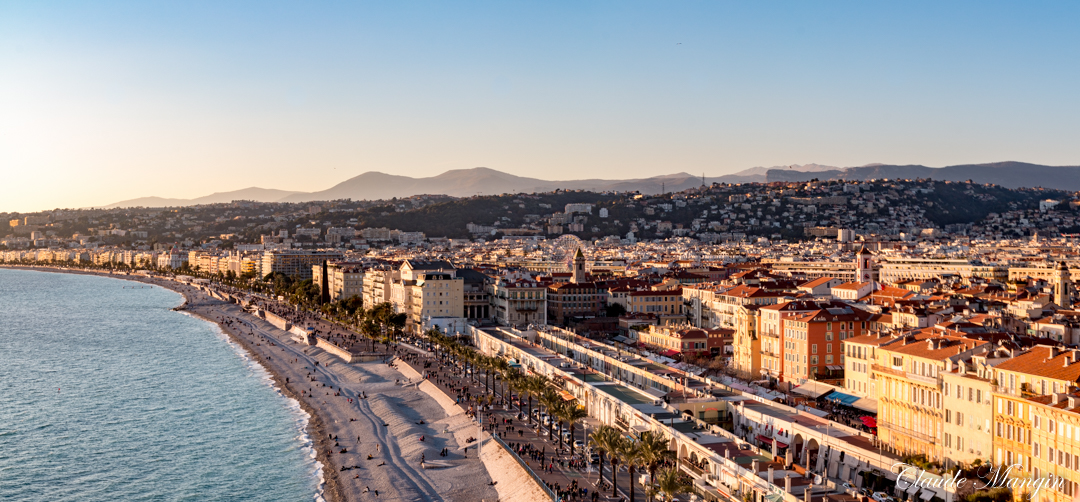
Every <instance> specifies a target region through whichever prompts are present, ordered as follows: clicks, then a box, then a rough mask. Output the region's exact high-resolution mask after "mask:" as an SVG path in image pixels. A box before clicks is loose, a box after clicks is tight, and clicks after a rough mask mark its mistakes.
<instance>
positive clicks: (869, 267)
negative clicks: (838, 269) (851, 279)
mask: <svg viewBox="0 0 1080 502" xmlns="http://www.w3.org/2000/svg"><path fill="white" fill-rule="evenodd" d="M876 275H877V274H876V273H875V272H874V254H873V253H871V252H870V250H869V249H866V246H863V247H862V249H859V252H858V253H855V281H856V282H873V281H874V280H875V279H877V277H876Z"/></svg>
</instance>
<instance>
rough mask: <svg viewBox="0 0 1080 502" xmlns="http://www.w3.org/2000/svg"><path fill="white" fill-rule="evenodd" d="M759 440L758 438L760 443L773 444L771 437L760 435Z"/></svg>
mask: <svg viewBox="0 0 1080 502" xmlns="http://www.w3.org/2000/svg"><path fill="white" fill-rule="evenodd" d="M757 438H758V441H761V442H762V443H770V444H771V443H772V438H771V437H769V436H764V435H761V434H758V436H757Z"/></svg>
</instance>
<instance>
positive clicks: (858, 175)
mask: <svg viewBox="0 0 1080 502" xmlns="http://www.w3.org/2000/svg"><path fill="white" fill-rule="evenodd" d="M814 178H818V179H822V180H841V179H842V180H870V179H883V178H889V179H893V178H899V179H909V178H932V179H935V180H942V181H967V180H972V181H974V182H976V183H993V184H995V185H1000V186H1003V187H1006V188H1025V187H1026V188H1033V187H1043V188H1054V189H1059V190H1080V166H1044V165H1039V164H1028V163H1025V162H994V163H990V164H964V165H957V166H947V167H927V166H921V165H907V166H894V165H885V164H873V165H867V166H862V167H849V168H846V169H831V170H825V171H818V172H803V171H799V170H796V169H770V170H769V171H768V172H767V173H766V179H767V181H809V180H811V179H814Z"/></svg>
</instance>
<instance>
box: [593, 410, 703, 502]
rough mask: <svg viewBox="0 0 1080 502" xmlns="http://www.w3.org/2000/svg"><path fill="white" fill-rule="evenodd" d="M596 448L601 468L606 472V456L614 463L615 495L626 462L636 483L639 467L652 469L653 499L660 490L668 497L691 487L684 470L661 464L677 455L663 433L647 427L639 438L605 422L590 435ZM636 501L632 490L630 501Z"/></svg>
mask: <svg viewBox="0 0 1080 502" xmlns="http://www.w3.org/2000/svg"><path fill="white" fill-rule="evenodd" d="M589 442H590V443H591V444H592V448H593V451H595V452H597V453H598V454H599V455H600V472H601V473H603V472H604V457H605V456H606V457H607V459H608V462H609V463H610V464H611V496H612V497H615V496H617V493H616V491H615V490H616V486H618V485H617V483H616V482H617V480H618V478H617V473H618V470H619V466H620V465H622V466H625V467H626V468H627V470H628V471H629V474H630V479H631V484H633V478H634V472H635V471H636V470H637V469H638V468H644V469H646V470H647V471H649V481H650V482H649V484H648V485H646V493H647V494H648V495H649V498H650V499H652V498H653V497H655V496H656V494H657V493H659V494H662V495H663V496H664V500H671V499H673V498H674V497H675V495H678V494H679V493H683V492H686V491H689V490H690V487H689V486H687V485H686V484H685V483H683V481H682V474H681V473H679V471H678V469H676V468H674V467H666V468H661V467H663V466H664V465H665V464H667V463H668V462H669V461H670V460H672V459H674V457H675V452H673V451H671V450H670V449H668V439H667V438H665V437H664V436H663V435H662V434H660V433H657V432H653V431H645V432H642V433H641V434H640V435H639V436H638V438H637V439H633V438H630V437H627V436H626V435H624V434H623V433H622V432H620V431H619V429H616V428H615V427H612V426H610V425H602V426H600V427H599V428H598V429H596V430H595V431H593V433H592V434H590V435H589ZM633 501H634V490H630V502H633Z"/></svg>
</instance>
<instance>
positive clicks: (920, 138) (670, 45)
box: [0, 0, 1080, 211]
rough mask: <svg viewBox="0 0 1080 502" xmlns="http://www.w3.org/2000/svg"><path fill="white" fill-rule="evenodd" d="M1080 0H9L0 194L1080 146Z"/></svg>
mask: <svg viewBox="0 0 1080 502" xmlns="http://www.w3.org/2000/svg"><path fill="white" fill-rule="evenodd" d="M1078 19H1080V4H1078V3H1075V2H1055V3H1038V2H1011V3H993V2H925V3H919V2H894V3H885V2H834V1H829V2H805V1H800V2H738V3H735V2H718V1H708V2H659V1H658V2H630V1H617V2H580V1H575V2H551V1H544V2H531V3H530V2H511V1H500V2H489V3H482V2H477V3H469V2H430V3H429V2H377V3H371V2H345V1H343V2H296V1H290V2H277V3H275V2H267V1H259V2H239V1H229V2H218V1H213V2H171V3H170V2H152V1H137V2H106V1H97V2H60V1H46V2H38V1H24V2H8V1H4V0H0V175H2V176H0V180H3V181H2V182H0V211H14V210H22V211H28V210H37V209H46V208H53V207H83V206H88V205H97V204H106V203H110V202H115V201H118V200H122V199H127V198H133V197H138V196H148V195H157V196H163V197H184V198H188V197H195V196H200V195H205V194H208V193H210V192H214V191H225V190H233V189H239V188H244V187H248V186H260V187H264V188H281V189H293V190H318V189H323V188H326V187H329V186H331V185H333V184H335V183H338V182H340V181H343V180H345V179H347V178H349V177H352V176H355V175H357V174H360V173H362V172H365V171H371V170H375V171H383V172H391V173H398V174H406V175H411V176H430V175H434V174H438V173H440V172H442V171H445V170H447V169H458V168H470V167H476V166H485V167H490V168H493V169H499V170H503V171H507V172H511V173H514V174H520V175H528V176H534V177H540V178H546V179H574V178H582V177H604V178H625V177H643V176H650V175H656V174H666V173H674V172H680V171H686V172H691V173H695V174H696V173H701V172H705V173H706V174H708V175H710V176H715V175H720V174H726V173H732V172H735V171H739V170H742V169H746V168H749V167H754V166H775V165H787V164H803V163H811V162H816V163H820V164H828V165H835V166H841V167H847V166H853V165H862V164H867V163H871V162H884V163H913V164H924V165H931V166H943V165H949V164H958V163H974V162H992V161H1002V160H1021V161H1028V162H1036V163H1044V164H1053V165H1077V164H1080V140H1078V138H1080V121H1078V120H1077V117H1078V116H1080V98H1078V97H1077V96H1078V94H1077V90H1076V89H1077V86H1078V82H1080V78H1078V77H1080V64H1078V61H1080V30H1078V29H1077V20H1078Z"/></svg>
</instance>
